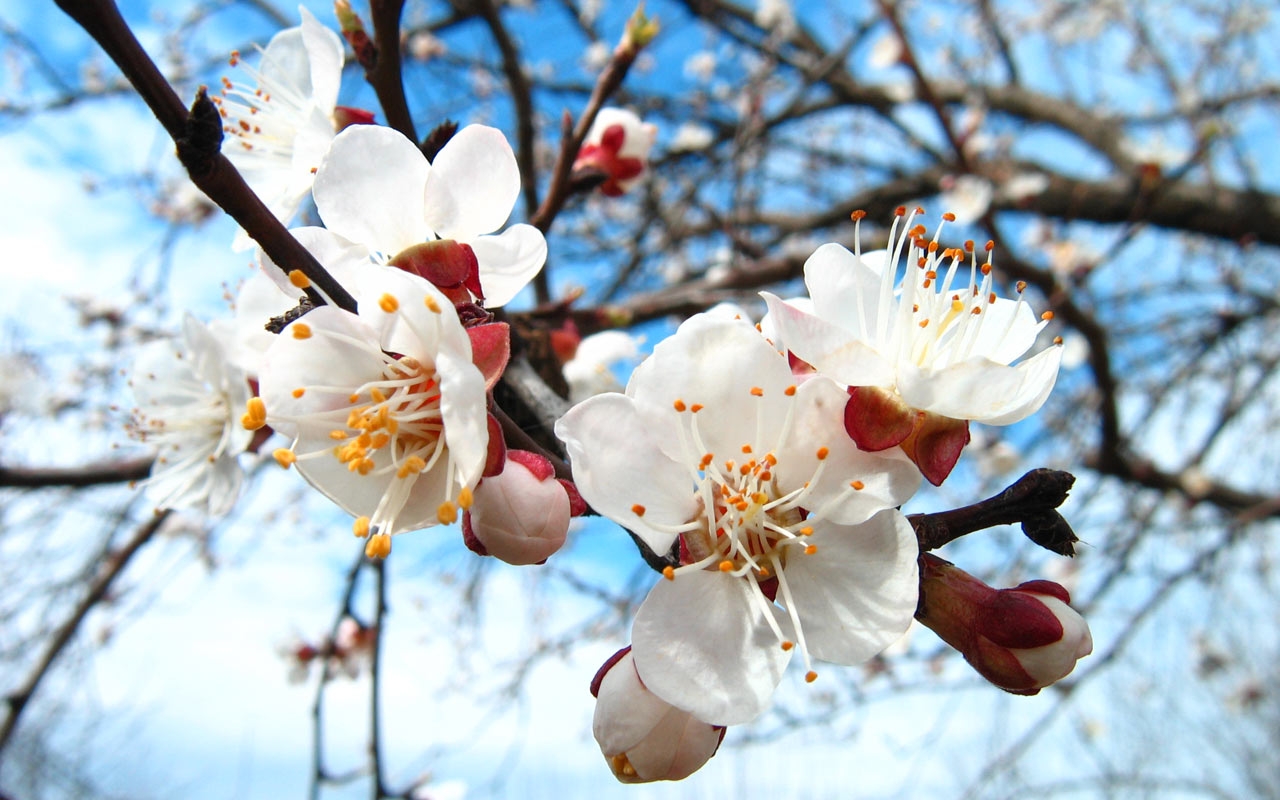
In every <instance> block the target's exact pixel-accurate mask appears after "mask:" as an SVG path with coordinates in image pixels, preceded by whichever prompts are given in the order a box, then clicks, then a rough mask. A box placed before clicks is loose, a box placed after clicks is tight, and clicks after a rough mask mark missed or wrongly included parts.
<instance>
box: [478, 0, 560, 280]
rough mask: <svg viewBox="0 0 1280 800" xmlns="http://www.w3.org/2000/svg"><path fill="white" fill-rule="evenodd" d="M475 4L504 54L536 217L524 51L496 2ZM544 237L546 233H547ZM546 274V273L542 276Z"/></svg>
mask: <svg viewBox="0 0 1280 800" xmlns="http://www.w3.org/2000/svg"><path fill="white" fill-rule="evenodd" d="M475 3H476V8H477V9H478V11H479V13H480V17H481V19H483V20H484V22H485V25H487V26H489V32H490V33H491V34H492V35H493V41H494V43H495V44H497V45H498V52H499V53H501V54H502V74H503V75H505V76H506V78H507V85H508V86H510V87H511V103H512V105H514V106H515V112H516V142H517V147H516V151H517V160H518V161H519V163H520V184H521V189H522V190H523V192H524V204H525V214H526V215H532V214H533V213H534V212H535V211H537V209H538V165H537V161H536V159H535V153H534V146H535V144H536V140H535V132H534V128H533V90H532V89H531V88H530V86H529V76H528V75H526V74H525V72H524V65H523V64H522V63H521V61H520V51H519V50H518V49H517V48H516V43H515V41H514V40H513V39H512V38H511V34H510V33H508V31H507V28H506V26H505V25H503V24H502V16H501V14H499V13H498V7H497V6H496V5H495V4H494V2H493V0H475ZM543 233H546V231H545V229H544V230H543ZM544 273H545V270H544V272H543V273H539V274H540V275H541V274H544ZM549 299H550V297H549V296H548V297H543V296H542V294H541V292H539V294H538V302H539V303H545V302H547V301H548V300H549Z"/></svg>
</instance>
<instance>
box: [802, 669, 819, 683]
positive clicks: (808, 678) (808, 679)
mask: <svg viewBox="0 0 1280 800" xmlns="http://www.w3.org/2000/svg"><path fill="white" fill-rule="evenodd" d="M817 679H818V673H816V672H814V671H813V670H809V671H808V672H806V673H805V674H804V682H805V683H813V682H814V681H816V680H817Z"/></svg>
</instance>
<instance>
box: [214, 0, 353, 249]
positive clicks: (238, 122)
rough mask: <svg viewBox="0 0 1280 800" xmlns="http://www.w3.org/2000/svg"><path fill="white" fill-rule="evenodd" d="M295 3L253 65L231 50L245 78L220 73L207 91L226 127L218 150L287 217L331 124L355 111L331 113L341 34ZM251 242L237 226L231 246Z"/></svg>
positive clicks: (325, 146) (304, 190)
mask: <svg viewBox="0 0 1280 800" xmlns="http://www.w3.org/2000/svg"><path fill="white" fill-rule="evenodd" d="M298 10H299V13H301V15H302V24H301V25H298V26H297V27H294V28H286V29H285V30H282V31H280V32H279V33H277V34H276V35H275V36H273V37H271V41H270V42H268V43H267V46H266V47H265V48H263V50H262V57H261V59H260V60H259V62H258V67H257V68H256V69H254V68H253V67H250V66H248V65H247V64H245V63H244V62H243V61H242V60H241V59H240V56H239V54H238V53H233V54H232V56H231V63H232V65H233V66H237V67H239V68H241V69H242V70H244V71H245V72H246V73H247V74H248V75H249V77H250V80H251V81H252V83H253V85H252V86H249V85H243V84H240V83H235V82H233V81H232V80H231V79H230V78H223V79H222V92H221V96H220V97H214V98H213V99H214V101H215V102H216V103H218V106H219V112H220V113H221V115H222V117H223V130H224V131H225V132H226V133H227V134H228V135H227V137H226V138H225V139H224V140H223V151H224V153H225V154H226V156H227V158H228V159H230V160H231V163H232V164H234V165H235V166H236V169H238V170H239V171H240V174H241V175H243V176H244V179H245V181H246V182H247V183H248V184H249V187H250V188H251V189H253V191H254V193H255V194H257V195H258V197H260V198H261V199H262V202H263V203H265V204H266V206H267V208H269V209H271V213H272V214H274V215H275V216H276V218H277V219H279V220H280V221H281V222H288V221H289V220H290V219H292V218H293V216H294V215H295V214H296V213H297V212H298V207H299V206H300V205H301V204H302V201H303V199H304V198H305V197H306V196H307V194H308V193H309V192H310V191H311V186H312V182H313V181H314V180H315V173H316V169H317V168H318V167H319V166H320V162H321V160H322V159H323V158H324V155H325V153H326V152H328V150H329V145H330V143H331V142H332V141H333V137H334V134H335V132H336V130H337V129H338V128H339V127H341V126H342V125H343V124H344V123H345V122H347V121H350V116H351V114H352V113H359V112H348V113H339V112H340V111H346V110H343V109H339V107H338V105H337V103H338V88H339V85H340V84H341V82H342V62H343V59H344V51H343V44H342V39H341V38H340V37H339V36H338V34H337V33H335V32H333V31H331V30H329V29H328V28H326V27H325V26H323V25H321V24H320V23H319V22H318V21H317V20H316V18H315V17H314V16H312V15H311V12H309V11H307V10H306V9H305V8H301V7H300V8H299V9H298ZM367 119H370V120H371V119H372V118H371V117H368V118H367ZM362 121H365V120H364V118H362ZM251 245H252V242H251V240H249V238H248V237H247V236H246V235H245V234H244V232H243V231H242V232H241V233H240V235H239V236H238V237H237V239H236V245H235V247H236V249H237V250H243V249H246V248H248V247H250V246H251Z"/></svg>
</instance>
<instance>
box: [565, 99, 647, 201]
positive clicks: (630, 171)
mask: <svg viewBox="0 0 1280 800" xmlns="http://www.w3.org/2000/svg"><path fill="white" fill-rule="evenodd" d="M657 137H658V127H657V126H656V125H653V124H651V123H646V122H643V121H642V120H641V119H640V117H638V116H636V114H635V113H634V112H631V111H628V110H626V109H625V108H612V107H610V108H602V109H600V112H599V113H598V114H597V115H596V118H595V121H594V122H593V123H592V124H591V130H590V131H588V132H587V138H586V139H585V140H583V142H582V149H580V150H579V151H578V156H577V158H576V159H574V162H573V169H574V171H578V170H583V169H597V170H600V171H601V172H603V173H604V174H605V181H604V183H603V184H601V186H600V191H601V192H603V193H604V194H606V195H608V196H609V197H617V196H619V195H621V194H622V193H624V192H626V191H627V189H629V188H631V185H632V184H634V183H635V182H636V181H638V180H639V179H640V176H641V175H642V174H643V173H644V170H645V166H646V164H647V162H648V158H649V150H650V149H651V148H652V147H653V143H654V140H656V139H657Z"/></svg>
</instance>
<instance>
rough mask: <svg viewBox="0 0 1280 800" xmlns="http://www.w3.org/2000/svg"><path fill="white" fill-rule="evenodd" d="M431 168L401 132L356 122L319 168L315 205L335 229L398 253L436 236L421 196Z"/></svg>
mask: <svg viewBox="0 0 1280 800" xmlns="http://www.w3.org/2000/svg"><path fill="white" fill-rule="evenodd" d="M429 171H430V165H428V164H427V159H426V158H424V157H423V155H422V151H420V150H419V149H418V146H417V145H416V144H414V143H413V142H411V141H409V140H408V139H407V138H405V136H404V135H403V134H401V133H400V132H399V131H397V130H394V129H392V128H384V127H382V126H380V125H352V126H351V127H349V128H347V129H346V130H344V131H343V132H342V133H340V134H338V135H337V137H335V138H334V140H333V144H332V145H330V147H329V154H328V155H327V156H326V157H325V160H324V163H323V164H321V165H320V169H319V171H318V172H317V173H316V182H315V189H314V193H315V200H316V209H317V210H318V211H319V212H320V218H321V219H322V220H324V224H325V226H326V227H328V228H329V229H330V230H332V231H333V232H334V233H337V234H339V235H341V236H345V237H346V238H348V239H350V240H351V241H353V242H359V243H360V244H363V245H365V246H366V247H368V248H369V249H370V250H374V251H378V252H382V253H385V254H386V255H388V256H393V255H395V254H396V253H398V252H400V251H401V250H403V249H405V248H406V247H409V246H410V245H414V244H418V243H419V242H424V241H427V240H428V239H430V238H432V231H431V229H430V228H429V227H428V225H427V223H426V222H425V221H424V219H423V199H422V187H423V186H425V185H426V182H427V173H428V172H429Z"/></svg>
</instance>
